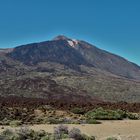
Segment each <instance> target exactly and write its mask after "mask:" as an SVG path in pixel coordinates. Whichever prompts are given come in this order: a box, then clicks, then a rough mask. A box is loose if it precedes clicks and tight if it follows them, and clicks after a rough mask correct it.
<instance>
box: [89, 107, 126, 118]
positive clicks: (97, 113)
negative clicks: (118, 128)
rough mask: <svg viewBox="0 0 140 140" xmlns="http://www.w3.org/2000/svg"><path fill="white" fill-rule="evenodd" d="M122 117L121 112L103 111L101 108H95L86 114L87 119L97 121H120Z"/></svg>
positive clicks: (122, 113)
mask: <svg viewBox="0 0 140 140" xmlns="http://www.w3.org/2000/svg"><path fill="white" fill-rule="evenodd" d="M124 115H125V113H124V112H123V111H120V110H116V111H115V110H104V109H103V108H97V109H94V110H92V111H89V112H87V113H86V117H87V118H89V119H97V120H122V119H123V118H124Z"/></svg>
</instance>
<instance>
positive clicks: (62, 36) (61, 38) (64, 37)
mask: <svg viewBox="0 0 140 140" xmlns="http://www.w3.org/2000/svg"><path fill="white" fill-rule="evenodd" d="M53 40H71V39H70V38H68V37H66V36H64V35H58V36H56V37H55V38H54V39H53Z"/></svg>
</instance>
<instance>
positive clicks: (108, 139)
mask: <svg viewBox="0 0 140 140" xmlns="http://www.w3.org/2000/svg"><path fill="white" fill-rule="evenodd" d="M106 140H117V138H115V137H110V138H107V139H106Z"/></svg>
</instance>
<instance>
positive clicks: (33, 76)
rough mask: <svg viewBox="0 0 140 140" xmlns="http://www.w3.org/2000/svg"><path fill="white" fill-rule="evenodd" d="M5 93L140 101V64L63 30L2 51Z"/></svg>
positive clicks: (0, 75)
mask: <svg viewBox="0 0 140 140" xmlns="http://www.w3.org/2000/svg"><path fill="white" fill-rule="evenodd" d="M0 96H2V97H8V96H18V97H26V98H45V99H47V100H51V99H52V102H53V100H61V101H62V100H63V99H64V100H66V101H70V102H78V100H81V101H84V100H87V101H88V102H92V101H93V100H95V99H96V100H100V101H109V102H122V101H123V102H140V67H139V66H137V65H136V64H133V63H131V62H129V61H127V60H126V59H124V58H122V57H120V56H118V55H114V54H112V53H109V52H107V51H105V50H101V49H99V48H97V47H96V46H94V45H91V44H89V43H88V42H85V41H81V40H75V39H70V38H68V37H65V36H58V37H56V38H55V39H53V40H49V41H44V42H39V43H31V44H26V45H21V46H18V47H15V48H13V49H6V50H5V51H4V50H2V51H1V52H0ZM50 97H51V98H50ZM70 97H72V98H70Z"/></svg>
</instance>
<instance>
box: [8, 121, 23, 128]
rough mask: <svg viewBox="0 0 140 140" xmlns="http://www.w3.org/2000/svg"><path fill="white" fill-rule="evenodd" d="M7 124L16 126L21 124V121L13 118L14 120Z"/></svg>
mask: <svg viewBox="0 0 140 140" xmlns="http://www.w3.org/2000/svg"><path fill="white" fill-rule="evenodd" d="M9 125H10V126H12V127H17V126H20V125H22V121H18V120H14V121H11V122H10V123H9Z"/></svg>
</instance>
